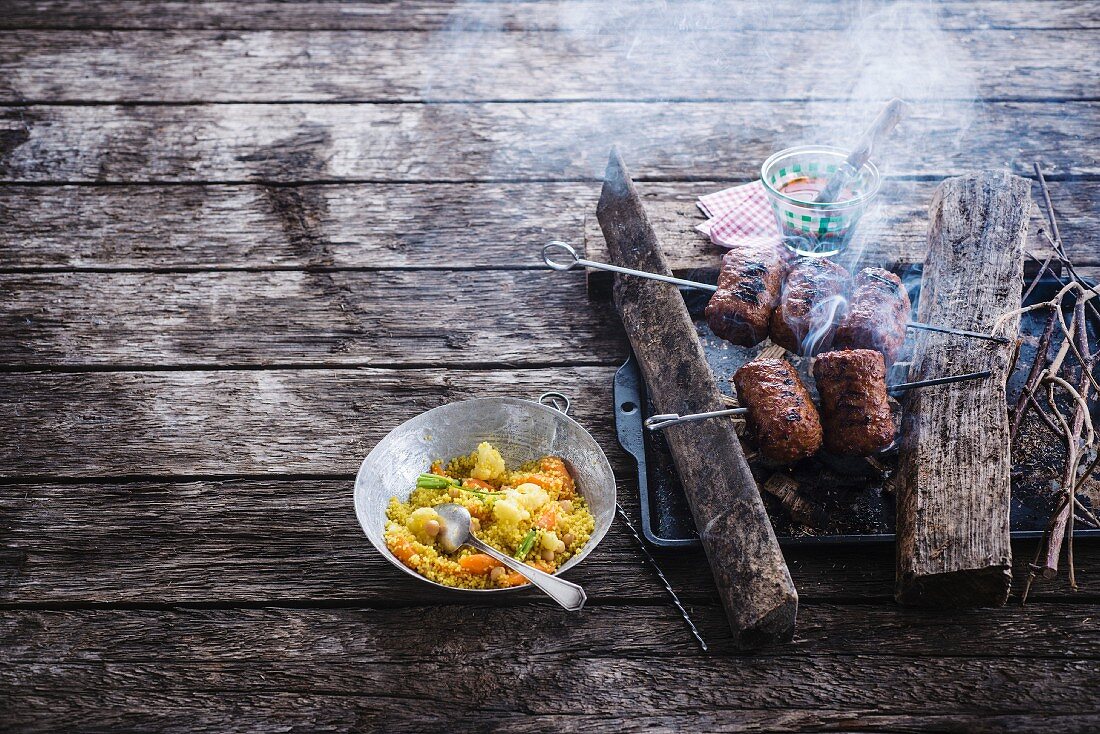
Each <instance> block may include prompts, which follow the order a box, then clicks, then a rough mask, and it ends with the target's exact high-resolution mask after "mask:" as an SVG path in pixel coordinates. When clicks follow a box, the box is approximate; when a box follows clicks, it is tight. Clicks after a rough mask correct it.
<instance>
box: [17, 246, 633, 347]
mask: <svg viewBox="0 0 1100 734" xmlns="http://www.w3.org/2000/svg"><path fill="white" fill-rule="evenodd" d="M302 246H303V248H309V247H312V246H314V243H311V242H305V243H302ZM318 247H319V249H321V250H322V251H323V245H319V246H318ZM0 298H2V299H3V303H4V306H5V308H4V312H3V313H2V314H0V363H4V364H7V365H9V366H15V365H18V366H22V367H32V366H46V365H49V366H66V367H78V366H88V365H100V366H107V365H111V366H123V365H129V366H142V365H158V366H165V365H184V366H191V367H202V366H216V365H223V366H224V365H272V364H283V365H286V364H311V365H340V364H344V365H350V364H355V365H378V366H388V365H394V364H404V365H412V364H420V365H427V364H434V365H438V366H445V365H473V364H497V365H539V364H569V363H578V362H579V363H584V362H599V363H602V364H612V363H615V362H616V361H619V360H621V359H623V355H625V354H626V345H625V342H624V340H623V339H622V336H621V332H620V330H619V327H618V325H617V324H616V323H615V317H614V313H613V312H612V310H611V308H610V307H609V306H606V305H603V304H593V303H590V302H589V300H588V297H587V295H586V293H585V284H584V280H583V279H582V278H569V277H565V278H562V277H560V276H558V275H556V274H553V273H550V272H546V271H537V272H529V271H528V272H524V271H491V272H480V271H461V272H455V271H449V272H446V273H433V272H432V271H405V272H354V271H353V272H316V273H315V272H300V271H296V272H270V273H240V272H222V273H194V274H136V273H58V274H34V275H28V274H9V275H0Z"/></svg>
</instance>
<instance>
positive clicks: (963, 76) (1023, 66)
mask: <svg viewBox="0 0 1100 734" xmlns="http://www.w3.org/2000/svg"><path fill="white" fill-rule="evenodd" d="M590 17H592V18H593V19H595V15H594V14H590ZM920 33H921V29H919V28H912V29H905V30H901V29H899V30H895V31H892V32H885V33H883V34H882V37H881V38H876V40H875V41H874V42H873V44H874V45H878V46H881V48H878V49H876V48H874V46H872V48H871V49H867V48H864V47H861V45H860V43H859V41H857V40H856V39H855V38H849V37H848V36H845V35H844V34H840V33H838V34H835V35H834V36H832V37H830V38H828V39H826V38H823V37H822V32H821V30H820V29H818V28H815V27H814V26H813V25H812V24H810V25H807V26H802V25H800V24H798V23H797V21H794V20H793V19H792V21H791V24H790V26H789V27H788V29H787V30H786V32H785V33H784V34H783V41H782V42H781V43H777V42H776V37H775V33H773V32H769V31H741V30H718V31H700V30H698V29H695V28H686V29H679V28H676V27H665V28H653V29H649V30H647V29H644V28H640V29H639V28H633V29H628V30H626V31H625V32H615V31H614V30H613V29H609V32H605V33H599V34H596V33H591V32H586V31H584V30H579V31H578V32H575V33H569V32H566V33H559V32H552V31H550V32H547V31H526V32H522V33H520V32H517V33H488V32H485V31H484V30H481V29H478V28H475V29H473V30H464V29H460V30H455V31H453V32H450V33H444V34H439V33H431V32H418V31H405V32H392V33H380V32H354V31H316V30H315V31H308V32H299V31H283V32H272V31H258V32H254V31H234V32H232V33H227V32H224V31H182V32H158V31H130V32H127V33H125V34H119V33H115V32H111V31H89V30H81V31H40V32H34V31H24V32H21V33H14V34H4V35H0V78H2V79H4V80H5V81H4V83H3V84H2V85H0V102H7V103H10V102H24V101H28V102H39V101H50V102H53V101H66V102H75V101H81V102H134V101H156V102H192V101H196V100H198V101H202V102H226V101H233V102H279V101H285V100H301V101H347V100H359V101H374V100H386V101H407V102H418V101H479V100H492V101H523V100H532V99H537V100H540V101H545V100H575V99H598V100H645V99H658V100H677V101H703V100H715V99H723V100H743V99H770V100H774V99H799V100H802V99H808V98H826V99H828V98H844V97H853V96H856V95H858V94H860V91H861V90H859V89H857V90H853V88H852V81H851V74H850V69H851V65H852V62H851V57H852V55H853V54H859V53H867V52H868V51H871V52H874V51H876V50H879V51H886V50H890V51H891V52H892V55H893V59H892V63H894V64H897V65H899V66H901V67H903V68H910V67H914V66H918V65H920V64H922V63H926V62H927V60H928V59H929V54H930V53H936V54H937V58H936V61H938V62H939V63H941V64H944V65H946V66H948V67H949V68H950V70H951V72H952V73H951V74H950V75H942V76H940V77H939V78H937V80H936V81H937V83H936V84H930V85H928V86H921V87H909V89H910V92H909V97H911V98H912V99H921V98H924V99H928V100H931V101H934V102H938V101H940V100H943V99H961V100H970V99H973V98H975V97H978V98H982V99H987V100H988V99H1013V100H1019V99H1028V98H1042V99H1049V98H1052V97H1057V98H1062V99H1081V98H1092V97H1094V96H1095V88H1094V85H1093V84H1092V83H1091V81H1090V74H1089V72H1090V71H1091V70H1093V69H1094V68H1095V67H1096V66H1097V65H1100V48H1098V47H1097V45H1096V44H1094V43H1090V42H1089V41H1090V39H1091V38H1092V35H1091V31H1088V30H1081V31H1079V30H1073V29H1059V30H1051V31H1047V30H1042V31H1039V30H1036V31H1030V32H1029V33H1028V38H1029V45H1028V53H1027V55H1026V56H1021V55H1020V54H1019V53H1018V50H1019V49H1018V45H1017V44H1018V40H1017V38H1016V31H1012V30H981V31H970V32H959V33H955V34H952V36H951V38H950V41H949V42H947V43H944V44H943V45H942V46H940V47H939V48H937V49H934V50H932V49H929V48H927V47H926V46H925V45H924V44H922V43H904V42H903V41H905V40H906V38H907V36H908V37H912V36H913V35H916V37H917V38H918V39H920V35H919V34H920ZM979 42H980V44H981V52H980V54H970V53H968V48H969V47H973V46H976V45H978V43H979ZM639 43H642V44H644V46H645V53H644V54H630V53H628V52H629V50H630V49H631V47H632V46H636V45H638V44H639ZM826 43H828V44H830V46H831V47H832V48H831V49H830V51H829V52H827V53H821V54H807V53H806V52H805V48H806V47H807V46H808V45H810V44H818V45H823V44H826ZM888 44H889V45H890V46H891V47H890V48H887V45H888ZM1067 51H1070V52H1069V53H1067ZM92 54H95V56H96V63H95V64H94V65H89V64H88V63H87V60H88V58H89V56H90V55H92ZM610 65H615V66H616V67H617V68H618V71H619V73H617V74H614V75H608V74H605V73H603V70H604V69H605V68H606V67H608V66H610ZM365 68H370V69H371V73H369V74H364V73H363V69H365ZM734 68H735V69H736V70H737V73H735V74H731V73H729V72H730V71H731V70H732V69H734ZM863 94H865V95H866V96H867V97H868V98H869V99H873V100H875V101H876V102H877V100H879V99H880V98H881V97H882V95H883V90H882V89H881V88H867V89H866V91H865V92H863ZM887 94H888V92H887ZM872 114H873V113H872Z"/></svg>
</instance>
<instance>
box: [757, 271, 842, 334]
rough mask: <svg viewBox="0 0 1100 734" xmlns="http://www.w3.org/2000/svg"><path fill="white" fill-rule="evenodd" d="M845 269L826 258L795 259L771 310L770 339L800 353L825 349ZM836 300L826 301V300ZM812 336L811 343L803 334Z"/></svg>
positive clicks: (839, 305) (839, 306) (836, 316)
mask: <svg viewBox="0 0 1100 734" xmlns="http://www.w3.org/2000/svg"><path fill="white" fill-rule="evenodd" d="M850 278H851V276H850V274H849V273H848V271H847V270H845V269H844V268H843V267H841V266H840V265H837V264H835V263H833V262H830V261H828V260H823V259H818V258H809V257H804V258H799V259H798V260H796V261H795V263H794V264H793V265H792V266H791V269H790V272H788V273H787V278H786V280H785V281H784V283H783V289H782V297H781V298H780V300H779V304H778V305H777V306H776V308H775V311H774V312H773V313H772V317H771V323H770V331H771V338H772V341H773V342H775V343H776V344H778V345H779V346H781V347H783V348H784V349H787V350H788V351H791V352H794V353H795V354H801V355H803V356H810V355H811V354H813V353H815V352H817V351H821V350H822V349H828V346H829V343H830V342H831V341H832V336H833V331H834V329H835V328H836V324H837V322H838V320H839V317H840V315H841V314H842V313H843V310H842V306H843V303H842V299H843V298H844V293H845V289H846V288H847V283H848V280H849V279H850ZM832 299H836V301H835V302H833V303H830V300H832ZM811 334H812V335H813V336H814V338H813V340H812V343H807V337H809V336H811Z"/></svg>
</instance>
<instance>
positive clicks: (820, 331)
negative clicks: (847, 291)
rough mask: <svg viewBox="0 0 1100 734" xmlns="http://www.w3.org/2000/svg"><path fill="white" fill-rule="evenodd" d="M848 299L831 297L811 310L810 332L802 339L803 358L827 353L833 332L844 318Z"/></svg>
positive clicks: (836, 296)
mask: <svg viewBox="0 0 1100 734" xmlns="http://www.w3.org/2000/svg"><path fill="white" fill-rule="evenodd" d="M847 307H848V299H847V298H845V297H844V295H842V294H837V295H835V296H829V297H828V298H825V299H823V300H821V301H819V302H817V303H815V304H814V306H813V308H812V309H810V316H809V327H810V328H809V330H808V331H807V332H806V336H805V337H804V338H803V339H802V351H801V354H802V355H803V356H810V355H814V354H817V353H818V352H823V351H826V350H827V349H828V348H829V344H830V342H832V339H833V332H834V330H835V329H836V327H837V324H839V323H840V320H841V319H842V318H843V316H844V311H845V309H846V308H847Z"/></svg>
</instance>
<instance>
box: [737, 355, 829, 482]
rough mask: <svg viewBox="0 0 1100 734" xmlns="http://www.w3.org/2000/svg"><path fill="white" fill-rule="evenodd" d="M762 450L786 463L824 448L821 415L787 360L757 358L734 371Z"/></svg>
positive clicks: (740, 397) (751, 425)
mask: <svg viewBox="0 0 1100 734" xmlns="http://www.w3.org/2000/svg"><path fill="white" fill-rule="evenodd" d="M733 384H734V387H736V388H737V397H738V399H739V400H740V401H741V405H742V406H744V407H746V408H748V409H749V426H750V427H751V428H752V430H753V433H754V434H755V435H756V441H757V444H758V445H759V447H760V453H761V454H763V455H764V457H765V458H768V459H771V460H772V461H776V462H780V463H783V464H787V463H790V462H792V461H798V460H799V459H805V458H807V457H809V456H813V455H814V454H815V453H817V450H818V449H820V448H821V418H820V417H819V416H818V414H817V408H815V407H814V403H813V400H812V399H811V398H810V393H809V391H808V390H806V386H805V385H803V384H802V380H800V379H799V378H798V372H796V371H795V369H794V367H792V366H791V364H790V363H789V362H787V360H785V359H755V360H753V361H751V362H747V363H745V364H744V365H742V366H741V368H740V369H739V370H737V372H735V373H734V374H733Z"/></svg>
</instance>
